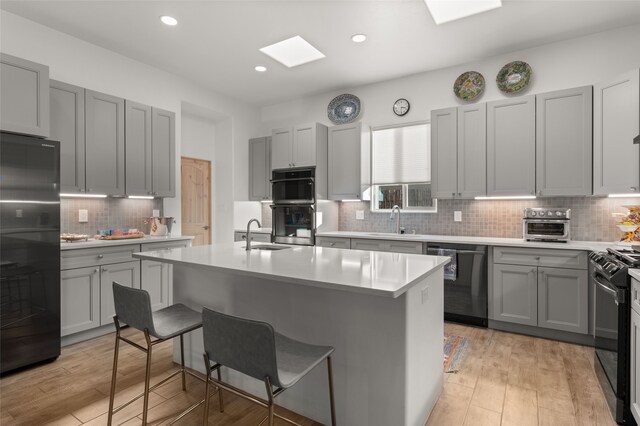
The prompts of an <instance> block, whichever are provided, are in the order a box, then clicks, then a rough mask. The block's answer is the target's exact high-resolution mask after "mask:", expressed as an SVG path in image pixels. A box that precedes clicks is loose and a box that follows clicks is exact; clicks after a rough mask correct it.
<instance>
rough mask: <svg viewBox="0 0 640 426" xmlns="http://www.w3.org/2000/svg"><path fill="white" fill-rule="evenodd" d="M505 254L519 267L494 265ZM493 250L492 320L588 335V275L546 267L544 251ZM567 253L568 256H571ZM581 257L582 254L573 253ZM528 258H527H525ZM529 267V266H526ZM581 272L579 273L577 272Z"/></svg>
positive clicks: (585, 272)
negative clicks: (507, 251)
mask: <svg viewBox="0 0 640 426" xmlns="http://www.w3.org/2000/svg"><path fill="white" fill-rule="evenodd" d="M506 250H509V251H513V253H512V255H513V256H512V258H516V257H515V256H517V259H518V263H525V264H524V265H523V264H517V265H513V264H502V263H497V262H496V259H500V258H501V257H500V255H501V254H503V253H501V252H504V251H506ZM538 252H539V253H537V252H535V251H532V250H531V249H504V248H500V247H496V248H494V264H493V282H492V283H491V286H492V289H491V290H492V298H491V300H490V304H491V305H490V307H489V310H490V313H491V314H492V318H491V319H493V320H496V321H504V322H510V323H515V324H523V325H530V326H536V327H542V328H549V329H554V330H561V331H569V332H573V333H579V334H587V333H588V331H589V330H588V321H589V293H588V291H589V275H588V272H587V270H586V269H582V266H577V267H576V269H570V268H555V267H548V266H547V264H554V263H553V262H556V260H553V259H551V258H550V259H549V261H548V262H547V261H546V260H545V259H546V257H545V250H538ZM571 254H572V252H568V253H567V255H571ZM575 255H576V256H577V257H581V255H582V253H581V252H575ZM527 256H528V257H527ZM527 263H528V264H527ZM578 268H580V269H578Z"/></svg>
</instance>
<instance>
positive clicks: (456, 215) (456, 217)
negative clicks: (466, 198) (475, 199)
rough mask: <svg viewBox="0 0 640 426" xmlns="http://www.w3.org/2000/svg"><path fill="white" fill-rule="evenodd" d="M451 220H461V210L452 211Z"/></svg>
mask: <svg viewBox="0 0 640 426" xmlns="http://www.w3.org/2000/svg"><path fill="white" fill-rule="evenodd" d="M453 221H454V222H462V212H461V211H454V212H453Z"/></svg>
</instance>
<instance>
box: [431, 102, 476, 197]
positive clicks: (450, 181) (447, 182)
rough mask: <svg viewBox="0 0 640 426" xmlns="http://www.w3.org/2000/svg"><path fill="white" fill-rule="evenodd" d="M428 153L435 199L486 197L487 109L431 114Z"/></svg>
mask: <svg viewBox="0 0 640 426" xmlns="http://www.w3.org/2000/svg"><path fill="white" fill-rule="evenodd" d="M431 152H432V154H431V184H432V187H433V186H434V185H435V197H436V198H441V199H447V198H449V199H451V198H462V199H466V198H470V199H473V198H474V197H478V196H484V195H487V166H486V157H487V105H486V104H484V103H483V104H473V105H465V106H461V107H458V108H446V109H441V110H436V111H432V112H431Z"/></svg>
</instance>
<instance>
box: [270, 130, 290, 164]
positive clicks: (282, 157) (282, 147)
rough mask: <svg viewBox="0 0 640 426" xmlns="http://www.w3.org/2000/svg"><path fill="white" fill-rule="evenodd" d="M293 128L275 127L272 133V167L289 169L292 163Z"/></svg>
mask: <svg viewBox="0 0 640 426" xmlns="http://www.w3.org/2000/svg"><path fill="white" fill-rule="evenodd" d="M292 146H293V129H291V128H286V129H275V130H273V132H272V133H271V169H272V170H278V169H288V168H289V167H291V163H292V160H291V158H292Z"/></svg>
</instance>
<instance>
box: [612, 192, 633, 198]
mask: <svg viewBox="0 0 640 426" xmlns="http://www.w3.org/2000/svg"><path fill="white" fill-rule="evenodd" d="M636 197H640V194H637V193H633V194H609V198H636Z"/></svg>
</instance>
